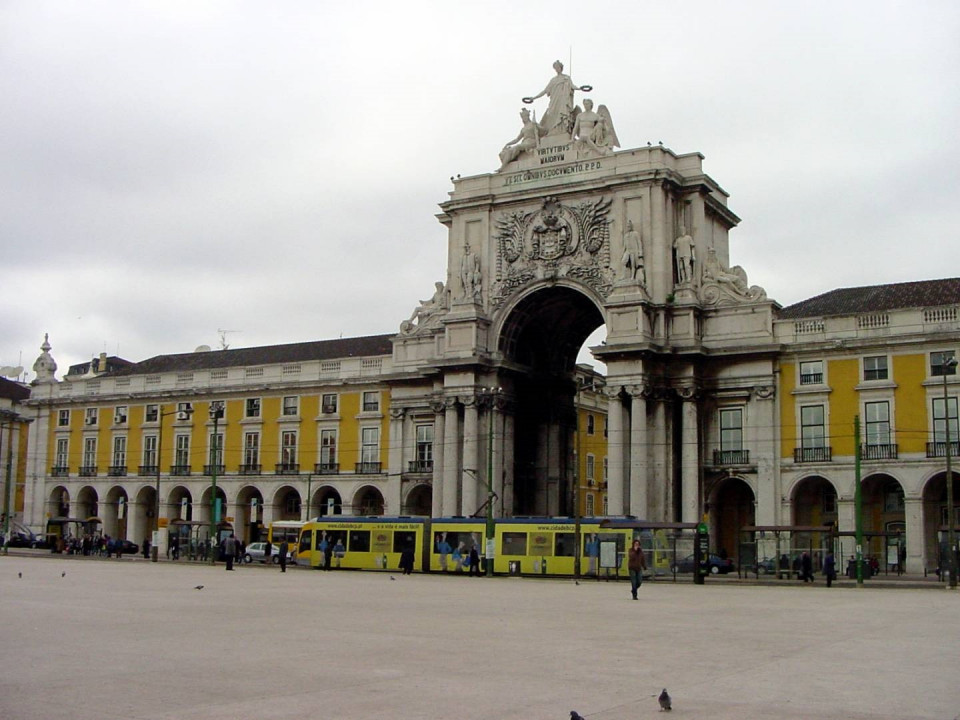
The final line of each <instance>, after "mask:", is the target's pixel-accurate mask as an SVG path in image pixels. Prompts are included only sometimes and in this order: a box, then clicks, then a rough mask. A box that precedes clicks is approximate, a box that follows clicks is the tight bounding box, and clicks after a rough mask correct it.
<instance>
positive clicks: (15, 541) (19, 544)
mask: <svg viewBox="0 0 960 720" xmlns="http://www.w3.org/2000/svg"><path fill="white" fill-rule="evenodd" d="M38 543H41V540H40V539H39V538H38V537H37V536H36V535H34V534H33V533H26V532H23V531H22V530H17V531H14V532H12V533H11V534H10V539H9V541H8V542H7V546H8V547H12V548H35V547H44V546H43V545H42V544H38Z"/></svg>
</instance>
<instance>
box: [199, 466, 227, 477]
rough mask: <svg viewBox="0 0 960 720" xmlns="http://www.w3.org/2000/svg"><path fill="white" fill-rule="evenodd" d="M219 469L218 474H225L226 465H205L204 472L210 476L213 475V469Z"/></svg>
mask: <svg viewBox="0 0 960 720" xmlns="http://www.w3.org/2000/svg"><path fill="white" fill-rule="evenodd" d="M214 468H216V469H217V475H223V474H224V473H225V472H226V471H227V466H226V465H204V466H203V474H204V475H207V476H208V477H209V476H212V475H213V469H214Z"/></svg>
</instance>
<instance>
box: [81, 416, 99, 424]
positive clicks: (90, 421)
mask: <svg viewBox="0 0 960 720" xmlns="http://www.w3.org/2000/svg"><path fill="white" fill-rule="evenodd" d="M84 422H85V423H86V424H87V425H96V424H97V416H96V415H88V416H87V418H86V420H85V421H84Z"/></svg>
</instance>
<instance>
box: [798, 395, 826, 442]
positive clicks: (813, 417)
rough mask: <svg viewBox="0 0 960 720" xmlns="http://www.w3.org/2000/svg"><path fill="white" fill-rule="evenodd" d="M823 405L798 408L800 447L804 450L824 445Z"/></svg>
mask: <svg viewBox="0 0 960 720" xmlns="http://www.w3.org/2000/svg"><path fill="white" fill-rule="evenodd" d="M825 442H826V433H825V431H824V426H823V405H807V406H805V407H802V408H800V447H802V448H803V449H804V450H808V449H812V448H822V447H825Z"/></svg>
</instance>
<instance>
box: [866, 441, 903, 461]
mask: <svg viewBox="0 0 960 720" xmlns="http://www.w3.org/2000/svg"><path fill="white" fill-rule="evenodd" d="M897 455H898V450H897V444H896V443H886V444H882V445H862V446H861V447H860V459H861V460H896V459H897Z"/></svg>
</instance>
